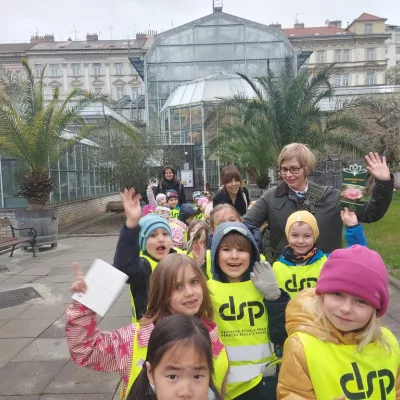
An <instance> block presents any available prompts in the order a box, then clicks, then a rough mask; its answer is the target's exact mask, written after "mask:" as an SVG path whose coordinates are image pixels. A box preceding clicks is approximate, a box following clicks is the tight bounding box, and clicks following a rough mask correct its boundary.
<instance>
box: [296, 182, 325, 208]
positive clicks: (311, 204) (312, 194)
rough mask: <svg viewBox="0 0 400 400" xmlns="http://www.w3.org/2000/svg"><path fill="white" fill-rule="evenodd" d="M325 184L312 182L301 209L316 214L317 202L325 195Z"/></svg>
mask: <svg viewBox="0 0 400 400" xmlns="http://www.w3.org/2000/svg"><path fill="white" fill-rule="evenodd" d="M324 193H325V186H321V185H317V184H316V183H314V182H310V183H309V186H308V190H307V193H306V195H305V197H304V201H303V202H302V204H301V209H303V210H306V211H309V212H310V213H311V214H313V215H314V214H315V204H316V203H317V202H318V201H320V200H321V199H322V198H323V197H324Z"/></svg>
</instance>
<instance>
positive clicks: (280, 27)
mask: <svg viewBox="0 0 400 400" xmlns="http://www.w3.org/2000/svg"><path fill="white" fill-rule="evenodd" d="M269 27H270V28H274V29H282V25H281V24H278V23H276V24H269Z"/></svg>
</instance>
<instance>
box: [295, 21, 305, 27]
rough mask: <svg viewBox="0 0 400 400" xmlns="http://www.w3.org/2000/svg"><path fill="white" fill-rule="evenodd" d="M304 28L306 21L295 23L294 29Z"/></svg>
mask: <svg viewBox="0 0 400 400" xmlns="http://www.w3.org/2000/svg"><path fill="white" fill-rule="evenodd" d="M303 28H304V23H303V22H296V23H295V24H294V29H303Z"/></svg>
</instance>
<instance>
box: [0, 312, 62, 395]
mask: <svg viewBox="0 0 400 400" xmlns="http://www.w3.org/2000/svg"><path fill="white" fill-rule="evenodd" d="M53 322H54V318H51V319H48V318H46V319H37V320H35V321H33V320H31V319H17V320H12V321H10V322H8V323H7V324H5V325H3V326H2V327H1V328H0V338H4V339H8V338H36V337H38V336H39V335H41V334H42V333H43V332H44V331H45V330H46V329H47V328H48V327H49V326H50V325H51V324H52V323H53ZM0 393H1V392H0Z"/></svg>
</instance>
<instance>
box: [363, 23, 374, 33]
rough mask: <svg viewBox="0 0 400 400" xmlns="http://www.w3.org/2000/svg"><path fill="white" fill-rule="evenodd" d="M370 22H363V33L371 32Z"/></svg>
mask: <svg viewBox="0 0 400 400" xmlns="http://www.w3.org/2000/svg"><path fill="white" fill-rule="evenodd" d="M372 26H373V25H372V24H365V25H364V33H365V34H366V35H371V34H372Z"/></svg>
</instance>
